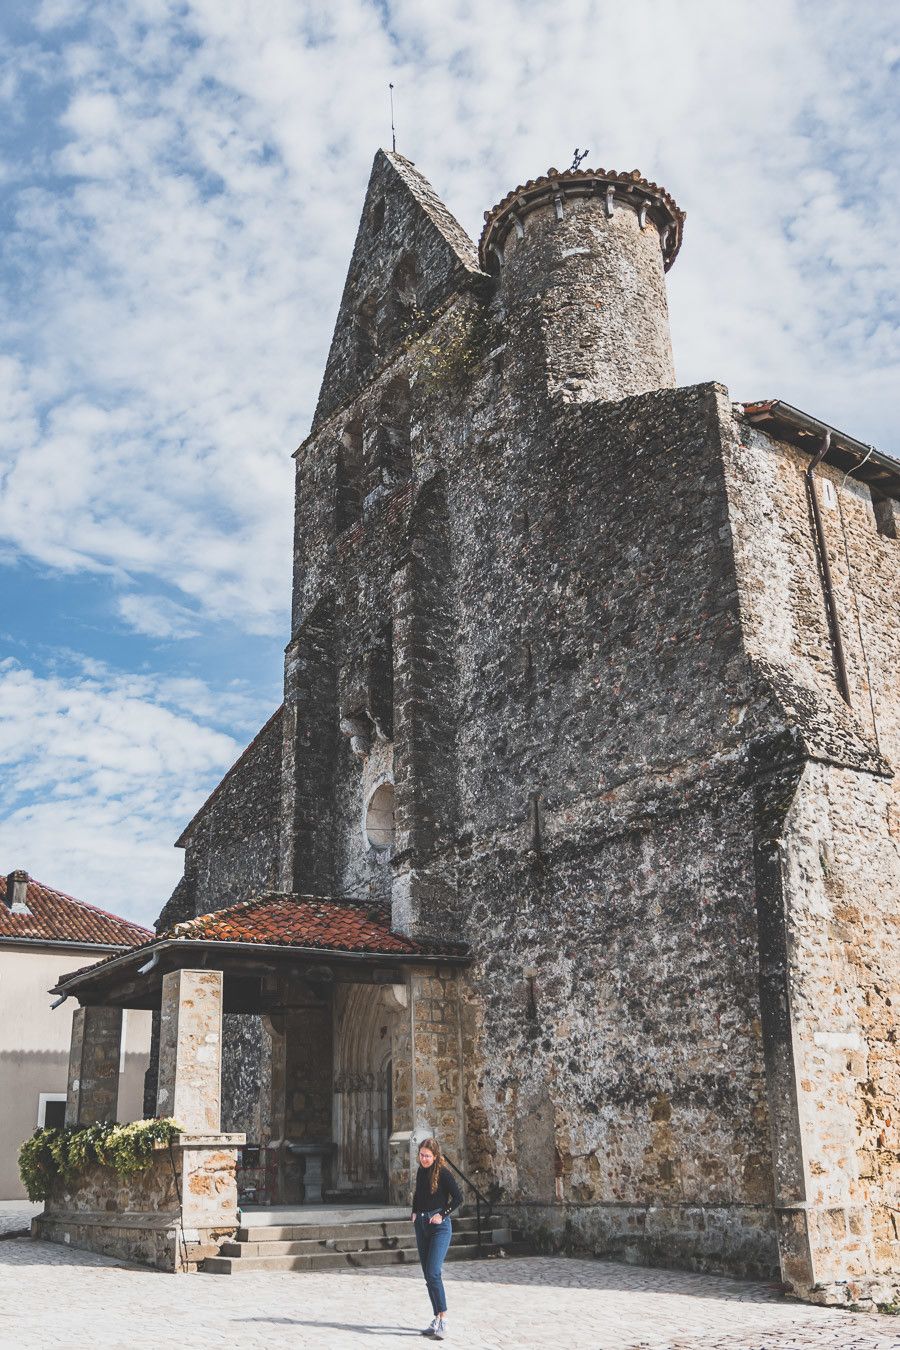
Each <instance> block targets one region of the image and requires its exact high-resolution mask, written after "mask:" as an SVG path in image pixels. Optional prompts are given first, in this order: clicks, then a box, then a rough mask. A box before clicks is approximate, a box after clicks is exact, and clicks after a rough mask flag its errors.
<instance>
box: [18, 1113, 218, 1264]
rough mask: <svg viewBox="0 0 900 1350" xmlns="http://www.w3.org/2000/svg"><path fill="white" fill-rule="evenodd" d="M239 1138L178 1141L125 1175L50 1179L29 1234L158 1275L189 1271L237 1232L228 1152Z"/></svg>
mask: <svg viewBox="0 0 900 1350" xmlns="http://www.w3.org/2000/svg"><path fill="white" fill-rule="evenodd" d="M240 1142H241V1136H240V1135H237V1136H234V1135H232V1136H228V1135H205V1136H201V1137H197V1136H190V1135H181V1136H180V1137H179V1140H178V1142H177V1143H175V1144H173V1145H172V1147H171V1149H170V1148H167V1147H159V1148H157V1149H154V1151H153V1153H152V1154H151V1158H150V1163H149V1165H148V1166H147V1167H146V1168H144V1169H143V1170H141V1171H138V1172H134V1173H131V1174H130V1175H128V1176H124V1177H122V1176H119V1175H118V1174H117V1173H116V1172H114V1171H113V1169H112V1168H111V1167H101V1166H99V1165H98V1164H96V1163H92V1164H91V1165H90V1166H88V1167H85V1168H83V1169H82V1170H81V1171H79V1172H78V1174H77V1176H75V1177H74V1178H73V1179H72V1180H70V1181H63V1180H61V1179H58V1180H57V1181H56V1182H55V1184H54V1186H53V1188H52V1191H51V1194H50V1196H49V1197H48V1199H47V1202H46V1204H45V1206H44V1211H43V1213H42V1214H40V1215H38V1217H37V1218H36V1219H34V1220H33V1222H32V1229H33V1232H34V1235H35V1236H36V1237H39V1238H44V1239H45V1240H47V1241H49V1242H60V1243H64V1244H65V1245H66V1246H72V1247H77V1248H80V1249H82V1250H84V1251H92V1252H100V1253H102V1254H103V1255H105V1256H113V1257H118V1258H119V1259H120V1260H125V1261H139V1262H141V1263H143V1264H144V1265H148V1266H155V1267H157V1268H158V1269H159V1270H167V1271H175V1272H186V1271H195V1270H197V1268H198V1266H199V1264H200V1262H202V1261H203V1260H204V1259H205V1258H206V1257H207V1256H215V1255H216V1253H217V1252H218V1250H219V1244H220V1242H221V1241H222V1240H223V1239H225V1238H232V1237H233V1236H234V1234H235V1231H236V1229H237V1187H236V1185H235V1146H236V1145H237V1144H239V1143H240Z"/></svg>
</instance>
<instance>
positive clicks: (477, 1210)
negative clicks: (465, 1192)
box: [444, 1153, 491, 1256]
mask: <svg viewBox="0 0 900 1350" xmlns="http://www.w3.org/2000/svg"><path fill="white" fill-rule="evenodd" d="M444 1162H445V1163H447V1164H448V1166H450V1167H452V1168H453V1170H454V1172H455V1173H456V1175H457V1176H458V1177H462V1179H463V1181H464V1182H465V1183H466V1185H467V1186H468V1187H469V1189H470V1190H473V1191H474V1192H475V1225H476V1229H477V1239H478V1240H477V1244H476V1249H477V1251H478V1255H479V1256H483V1255H484V1251H483V1248H482V1245H481V1205H482V1202H483V1203H484V1204H485V1205H486V1206H487V1212H488V1214H490V1212H491V1202H490V1200H489V1199H488V1198H487V1196H486V1195H484V1194H482V1192H481V1191H480V1190H479V1189H478V1187H477V1186H476V1185H475V1182H474V1181H470V1180H469V1178H468V1177H467V1176H466V1174H465V1172H464V1171H463V1170H462V1168H460V1167H457V1165H456V1163H455V1162H454V1161H453V1159H452V1158H448V1157H447V1155H446V1153H445V1154H444Z"/></svg>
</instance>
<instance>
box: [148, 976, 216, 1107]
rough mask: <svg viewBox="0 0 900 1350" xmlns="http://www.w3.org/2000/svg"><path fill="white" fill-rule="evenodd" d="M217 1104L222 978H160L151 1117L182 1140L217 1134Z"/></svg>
mask: <svg viewBox="0 0 900 1350" xmlns="http://www.w3.org/2000/svg"><path fill="white" fill-rule="evenodd" d="M221 1099H222V972H221V971H220V970H172V971H169V973H168V974H167V975H165V976H164V977H163V983H162V1007H161V1010H160V1037H159V1086H158V1088H157V1094H156V1114H157V1115H158V1116H172V1117H174V1119H175V1120H176V1121H177V1122H178V1124H179V1125H180V1126H181V1127H182V1129H183V1130H184V1132H185V1133H186V1134H218V1133H219V1129H220V1124H221Z"/></svg>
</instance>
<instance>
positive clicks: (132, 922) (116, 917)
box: [59, 892, 153, 934]
mask: <svg viewBox="0 0 900 1350" xmlns="http://www.w3.org/2000/svg"><path fill="white" fill-rule="evenodd" d="M59 894H62V892H59ZM65 898H66V899H67V900H71V901H72V902H73V904H76V905H77V906H78V907H79V909H88V910H90V911H91V912H92V913H93V914H102V915H103V917H104V918H107V919H112V920H113V922H114V923H123V924H125V925H126V926H127V927H128V928H136V929H137V930H138V932H140V933H147V934H150V933H152V931H153V930H152V928H146V927H145V926H144V924H142V923H138V922H137V920H136V919H126V918H124V917H123V916H122V915H121V914H113V912H112V910H109V909H101V907H100V906H99V905H92V904H91V903H90V901H88V900H79V899H77V898H76V897H75V896H74V895H67V896H66V897H65Z"/></svg>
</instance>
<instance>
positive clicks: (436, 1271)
mask: <svg viewBox="0 0 900 1350" xmlns="http://www.w3.org/2000/svg"><path fill="white" fill-rule="evenodd" d="M439 1212H440V1211H438V1210H432V1211H431V1214H417V1215H416V1246H417V1247H418V1249H419V1260H420V1261H421V1262H422V1273H423V1274H424V1276H425V1283H426V1284H427V1286H428V1297H429V1298H430V1299H431V1310H432V1312H433V1313H434V1315H435V1317H437V1316H438V1314H439V1313H445V1312H446V1311H447V1296H446V1294H445V1293H444V1281H443V1280H442V1279H441V1267H442V1266H443V1264H444V1257H445V1256H446V1255H447V1248H448V1247H449V1246H450V1239H451V1237H452V1236H453V1225H452V1224H451V1222H450V1220H449V1218H447V1219H444V1220H443V1221H442V1222H441V1223H429V1220H430V1218H431V1215H432V1214H437V1213H439Z"/></svg>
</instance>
